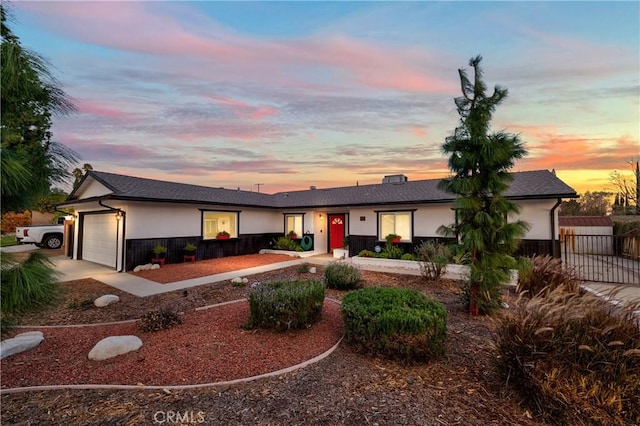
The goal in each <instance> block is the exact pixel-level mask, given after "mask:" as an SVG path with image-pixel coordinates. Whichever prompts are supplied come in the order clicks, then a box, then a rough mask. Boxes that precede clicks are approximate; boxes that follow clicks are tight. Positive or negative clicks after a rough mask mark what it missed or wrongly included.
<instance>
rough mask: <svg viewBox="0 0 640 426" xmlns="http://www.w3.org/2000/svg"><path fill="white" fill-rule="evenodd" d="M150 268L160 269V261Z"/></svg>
mask: <svg viewBox="0 0 640 426" xmlns="http://www.w3.org/2000/svg"><path fill="white" fill-rule="evenodd" d="M149 269H151V270H154V269H160V264H159V263H154V264H152V265H151V268H149Z"/></svg>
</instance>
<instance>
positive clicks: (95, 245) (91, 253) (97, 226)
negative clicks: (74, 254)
mask: <svg viewBox="0 0 640 426" xmlns="http://www.w3.org/2000/svg"><path fill="white" fill-rule="evenodd" d="M117 225H118V222H117V221H116V215H115V214H113V213H109V214H93V215H86V216H85V217H84V225H83V229H82V259H83V260H88V261H90V262H95V263H100V264H101V265H107V266H111V267H113V268H115V267H116V256H117V253H116V250H117V232H116V230H117Z"/></svg>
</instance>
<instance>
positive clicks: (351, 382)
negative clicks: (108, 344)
mask: <svg viewBox="0 0 640 426" xmlns="http://www.w3.org/2000/svg"><path fill="white" fill-rule="evenodd" d="M225 260H227V261H232V262H235V267H238V268H239V267H241V262H242V259H241V258H235V259H232V258H226V259H225ZM206 262H208V261H206ZM199 263H200V262H196V264H195V265H188V264H185V265H178V266H176V267H175V268H174V269H176V270H182V271H184V272H183V273H184V276H183V277H182V278H181V279H188V278H193V275H192V274H193V271H194V269H196V268H194V267H196V266H197V265H198V264H199ZM203 267H205V265H204V264H203ZM206 267H210V265H209V266H206ZM165 268H166V267H165ZM165 268H163V269H165ZM161 270H162V269H161ZM322 272H323V268H322V267H318V273H317V274H315V275H314V274H309V273H303V274H300V273H299V272H298V268H297V267H290V268H285V269H280V270H276V271H271V272H268V273H264V274H259V275H255V276H250V277H247V278H248V279H249V282H250V283H251V282H253V281H269V280H274V279H294V278H298V277H302V278H317V279H320V278H321V277H322ZM175 274H178V272H175ZM363 277H364V280H365V285H366V286H375V285H381V286H388V287H402V288H414V289H417V290H419V291H421V292H423V293H425V294H426V295H427V296H429V297H432V298H433V299H435V300H437V301H439V302H440V303H442V304H444V306H445V307H446V308H447V311H448V318H449V320H448V329H447V339H446V354H445V355H444V356H443V357H441V358H439V359H437V360H435V361H432V362H430V363H427V364H421V365H402V364H399V363H395V362H390V361H388V360H385V359H381V358H375V357H371V356H368V355H367V354H360V353H356V352H355V351H354V350H353V349H352V348H351V347H350V346H348V345H346V344H344V343H342V344H340V346H339V347H338V349H337V350H336V351H334V352H333V353H332V354H331V355H329V356H328V357H326V358H324V359H323V360H321V361H319V362H317V363H315V364H312V365H309V366H307V367H305V368H303V369H300V370H296V371H293V372H290V373H286V374H282V375H279V376H276V377H272V378H267V379H260V380H257V381H254V382H250V383H246V384H238V385H233V386H217V387H210V388H202V389H193V390H169V389H165V390H143V389H140V390H55V391H37V392H25V393H15V394H6V393H3V394H2V401H1V402H2V411H1V419H0V420H1V421H2V423H3V424H44V423H46V424H77V425H85V424H125V425H134V424H154V423H156V424H159V423H160V422H162V421H163V420H164V422H165V423H167V424H169V423H170V422H169V421H168V419H171V418H172V419H174V420H175V419H178V420H180V421H179V422H178V423H188V422H189V421H191V422H192V423H206V424H225V425H226V424H232V425H233V424H237V425H246V424H257V425H267V424H276V425H280V424H283V425H284V424H286V425H290V424H300V425H302V424H305V425H306V424H372V425H373V424H378V425H387V424H391V425H395V424H420V425H456V424H465V425H467V424H495V425H505V424H514V425H515V424H517V425H536V424H543V423H541V422H539V421H536V420H535V419H531V416H530V415H529V412H528V411H527V410H526V407H522V406H520V405H519V399H518V397H517V395H515V394H514V393H513V391H512V390H510V389H509V388H508V387H505V386H504V383H503V381H502V380H501V379H500V378H499V377H498V375H497V374H496V372H495V369H494V365H495V359H496V356H497V354H496V351H495V348H494V345H493V339H494V329H495V326H496V321H495V319H492V318H487V317H480V318H472V317H470V316H469V315H468V314H467V313H466V312H464V311H463V310H462V306H461V304H460V303H459V300H458V298H459V296H458V294H457V292H458V285H457V283H455V282H453V281H449V280H440V281H437V282H434V283H425V282H424V281H423V280H422V278H421V277H415V276H405V275H396V274H385V273H378V272H375V273H374V272H363ZM63 288H64V292H63V296H62V298H61V300H60V302H59V303H58V304H57V305H56V306H53V307H51V308H50V309H47V310H44V311H42V312H39V313H37V314H32V315H29V316H25V317H23V318H22V320H21V324H24V325H27V324H28V325H61V324H77V323H98V322H106V321H118V320H126V319H136V318H139V317H140V316H142V315H144V313H146V312H148V311H149V310H151V309H157V308H159V307H162V306H167V305H170V306H172V307H174V308H176V309H178V310H180V311H181V312H184V319H185V322H184V323H183V324H181V325H178V326H176V327H174V328H173V329H170V330H164V331H160V332H155V333H141V332H140V331H138V330H136V329H135V327H136V326H135V324H134V323H131V324H125V325H119V326H109V327H116V328H111V329H109V328H108V327H106V328H105V331H104V332H106V331H107V330H108V333H109V334H112V333H113V332H114V331H115V330H117V327H123V330H121V332H122V333H124V334H132V333H133V334H137V335H138V336H140V337H141V338H142V339H143V341H145V345H144V346H143V348H141V349H140V350H139V351H137V352H132V353H130V354H127V355H122V356H119V357H116V358H112V359H111V360H108V361H102V363H104V365H101V366H100V367H99V368H95V365H94V364H96V361H91V362H89V361H88V360H86V352H88V350H89V349H90V348H91V345H90V344H89V341H91V343H92V344H94V343H95V339H96V338H97V337H98V335H97V334H99V333H103V331H102V330H101V328H102V327H91V328H95V330H93V331H89V332H87V334H86V335H85V337H86V338H87V342H86V343H84V340H83V339H84V337H83V336H82V330H87V328H83V329H79V330H78V331H77V332H78V333H79V334H78V335H75V336H74V337H73V338H72V337H70V334H69V332H68V331H69V330H71V329H59V328H56V329H44V330H43V331H44V333H45V342H43V343H42V344H41V346H40V347H39V348H38V349H36V350H32V351H30V352H25V353H23V354H21V355H16V356H14V357H10V358H7V359H4V360H2V387H3V388H7V387H10V386H25V385H27V384H39V383H52V382H55V381H59V380H61V379H62V378H64V379H65V380H66V383H71V382H72V381H74V380H75V382H79V381H81V382H85V383H99V382H105V381H106V382H109V383H116V382H119V381H120V379H119V380H116V379H114V378H116V377H120V378H121V379H122V378H123V377H125V378H126V380H127V383H133V384H138V383H144V384H160V385H167V384H176V382H177V383H204V382H208V381H214V380H220V379H225V378H230V377H232V376H234V374H235V375H237V374H240V375H242V374H255V373H258V374H259V373H260V372H262V371H265V370H264V369H261V368H262V367H265V368H266V369H267V370H268V369H272V368H278V366H279V365H284V364H291V363H296V362H298V361H299V358H296V356H297V354H299V353H305V355H304V356H309V357H312V356H314V354H317V353H319V352H322V351H324V350H326V348H328V347H330V346H331V345H333V343H335V342H336V341H337V339H338V338H339V335H340V334H341V321H340V318H339V316H338V315H334V314H335V313H337V312H338V311H337V307H336V305H335V304H334V303H333V302H326V303H325V310H324V311H323V319H322V321H321V322H320V323H318V324H315V325H314V326H312V327H311V328H310V329H307V330H302V331H299V332H298V331H296V332H294V333H284V334H272V333H269V332H266V331H259V332H252V331H247V330H243V329H241V328H240V324H241V323H242V322H244V321H246V319H247V318H248V313H247V311H246V310H245V311H243V306H244V308H245V309H246V303H240V304H233V305H225V307H221V308H214V309H211V310H205V311H202V312H196V311H195V308H197V307H200V306H205V305H210V304H214V303H219V302H224V301H229V300H235V299H239V298H242V297H244V296H245V295H246V291H247V287H234V286H232V285H231V283H228V282H225V283H216V284H211V285H204V286H200V287H194V288H191V289H188V290H187V291H186V292H184V291H176V292H170V293H165V294H161V295H156V296H151V297H148V298H137V297H135V296H132V295H129V294H127V293H123V292H119V291H118V290H116V289H114V288H111V287H109V286H106V285H105V284H102V283H100V282H97V281H95V280H91V279H87V280H79V281H75V282H68V283H64V284H63ZM104 294H115V295H118V296H119V297H120V301H119V302H117V303H115V304H113V305H109V306H107V307H105V308H95V307H93V306H90V305H89V303H88V302H84V303H83V301H86V300H93V299H94V298H96V297H99V296H101V295H104ZM344 294H346V292H343V291H337V290H328V291H327V295H328V296H329V297H330V298H332V299H335V300H340V299H341V298H342V297H343V296H344ZM509 302H510V303H512V301H511V300H509ZM332 309H335V311H332ZM225 324H227V326H228V327H226V328H225V327H224V325H225ZM325 325H326V328H325V329H323V327H325ZM36 329H37V328H36ZM60 330H62V331H60ZM74 330H75V329H74ZM98 330H100V331H98ZM20 331H25V330H24V329H18V330H16V331H15V333H18V332H20ZM118 332H120V331H118ZM93 333H96V334H95V335H94V334H93ZM47 334H49V338H47ZM181 335H184V338H182V337H179V336H181ZM89 336H90V337H89ZM231 336H236V337H237V338H238V342H239V343H240V344H239V345H238V346H232V344H231V343H230V342H232V341H233V340H234V339H233V338H232V337H231ZM318 336H323V337H322V338H320V337H318ZM64 339H69V341H75V343H74V346H73V347H74V348H76V349H73V350H70V351H72V352H73V351H75V352H77V353H73V354H71V353H69V354H68V356H56V355H55V354H56V351H59V350H62V351H64V349H60V348H59V347H60V346H62V347H66V346H70V345H71V344H69V345H66V344H65V343H64ZM56 342H57V343H56ZM45 345H48V346H45ZM83 345H84V346H83ZM225 348H226V349H225ZM58 354H60V352H58ZM85 360H86V361H85ZM276 360H277V361H282V363H281V364H278V365H275V364H272V362H273V361H276ZM88 363H91V366H88V365H87V364H88ZM251 366H258V367H259V368H257V369H252V368H253V367H251ZM58 370H59V372H58ZM144 370H148V371H144ZM105 371H106V372H105ZM116 372H117V373H116ZM110 374H111V375H112V377H111V379H110V377H109V375H110ZM118 375H119V376H118ZM168 416H173V417H168ZM176 416H178V417H176ZM185 416H188V417H185Z"/></svg>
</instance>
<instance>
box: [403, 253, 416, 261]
mask: <svg viewBox="0 0 640 426" xmlns="http://www.w3.org/2000/svg"><path fill="white" fill-rule="evenodd" d="M400 259H402V260H411V261H415V260H418V257H417V256H416V255H415V254H411V253H405V254H403V255H402V257H401V258H400Z"/></svg>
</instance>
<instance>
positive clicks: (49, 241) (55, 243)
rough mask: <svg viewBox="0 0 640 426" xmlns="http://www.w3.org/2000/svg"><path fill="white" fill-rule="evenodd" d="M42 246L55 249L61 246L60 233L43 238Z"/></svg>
mask: <svg viewBox="0 0 640 426" xmlns="http://www.w3.org/2000/svg"><path fill="white" fill-rule="evenodd" d="M44 247H45V248H48V249H51V250H57V249H59V248H60V247H62V236H60V235H50V236H48V237H47V238H46V239H45V240H44Z"/></svg>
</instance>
